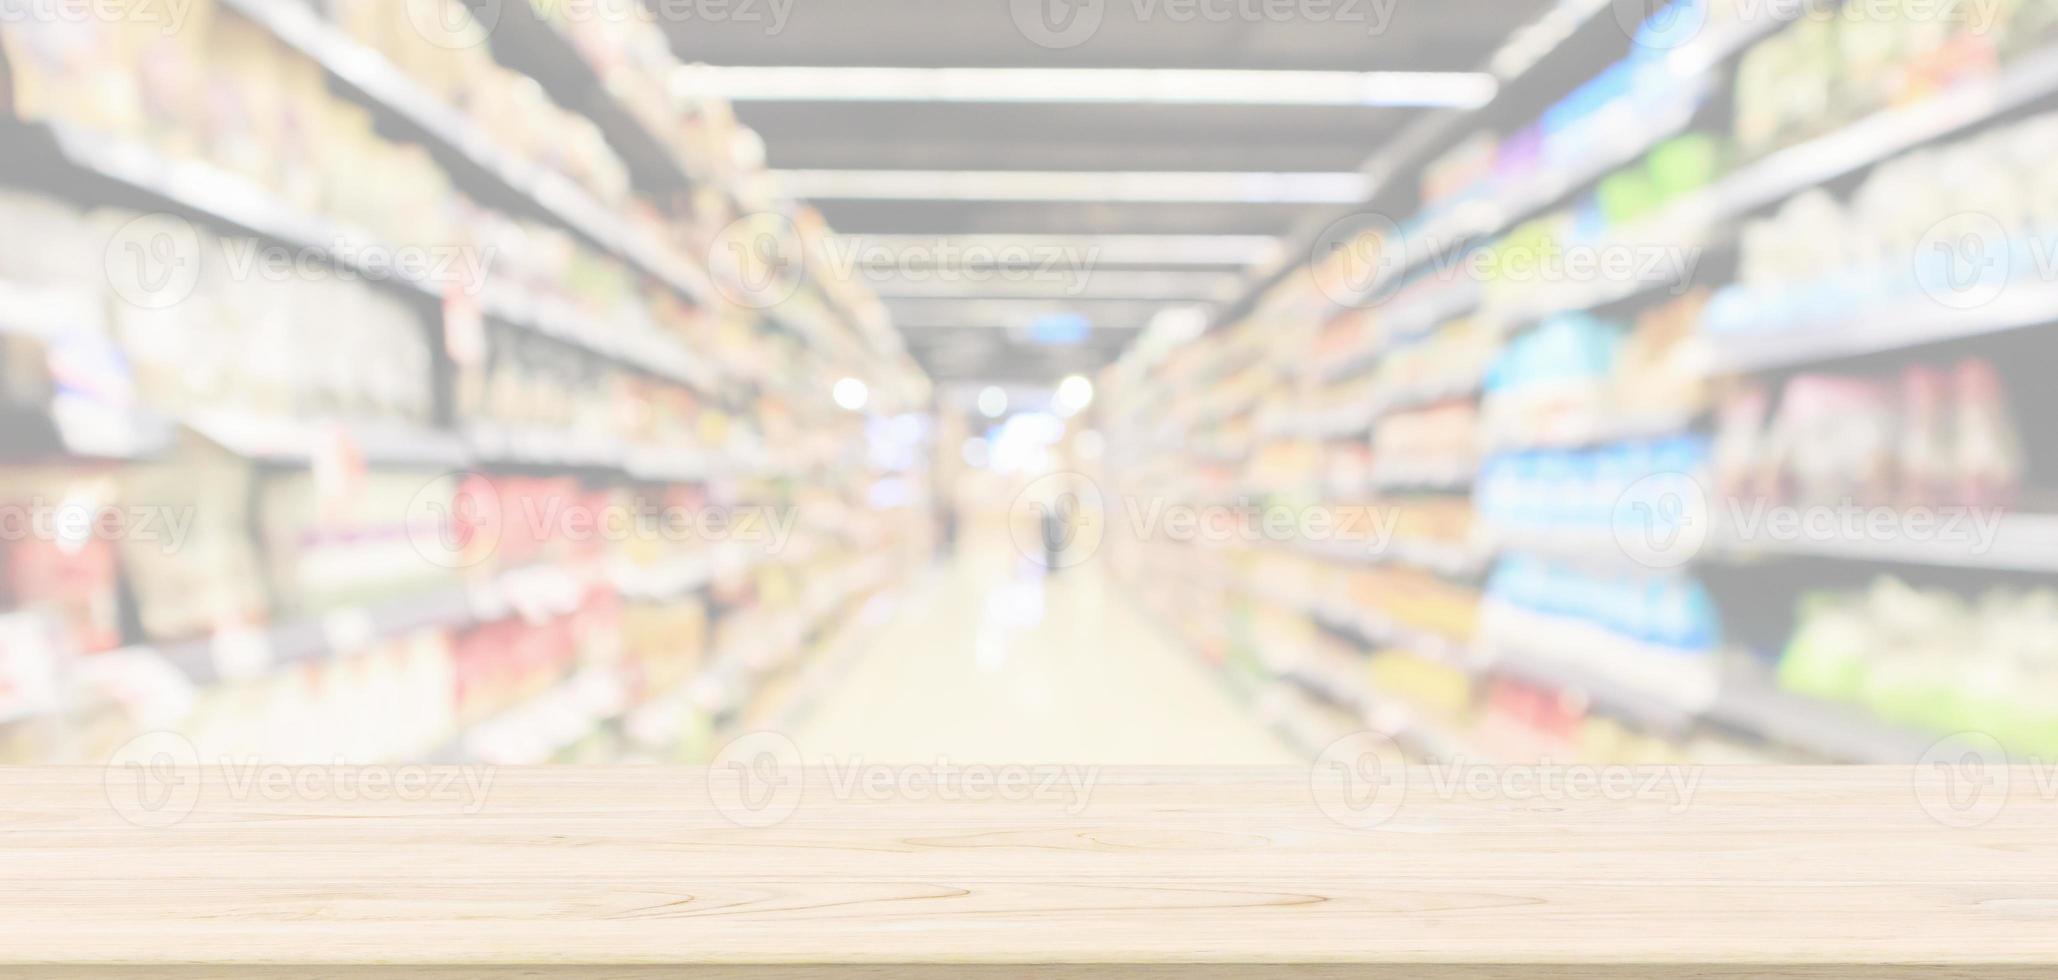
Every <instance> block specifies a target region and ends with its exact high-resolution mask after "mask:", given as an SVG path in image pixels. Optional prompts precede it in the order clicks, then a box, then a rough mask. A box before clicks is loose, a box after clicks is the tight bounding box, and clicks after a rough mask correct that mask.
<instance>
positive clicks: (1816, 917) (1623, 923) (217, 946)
mask: <svg viewBox="0 0 2058 980" xmlns="http://www.w3.org/2000/svg"><path fill="white" fill-rule="evenodd" d="M1976 775H1977V778H1976V779H1968V778H1967V777H1966V776H1964V775H1962V774H1959V773H1956V772H1942V771H1939V772H1934V773H1931V772H1925V771H1923V770H1911V769H1908V768H1819V769H1818V768H1808V769H1801V768H1786V769H1759V768H1710V769H1699V770H1691V769H1680V770H1662V769H1649V770H1599V769H1588V770H1580V769H1572V770H1565V769H1559V770H1540V769H1510V768H1486V767H1475V768H1471V769H1459V768H1442V769H1439V768H1416V769H1410V770H1406V771H1405V772H1397V771H1396V770H1394V769H1393V768H1392V767H1389V768H1388V769H1387V770H1386V775H1385V776H1384V777H1378V776H1376V775H1374V776H1370V777H1367V776H1366V774H1365V773H1363V772H1360V771H1357V770H1354V769H1351V768H1348V767H1344V768H1336V767H1317V768H1315V769H1314V770H1312V771H1311V770H1305V769H1303V770H1293V769H1267V770H1133V769H1119V770H1118V769H1098V770H1096V769H1080V768H1065V767H985V768H982V767H963V766H942V767H939V766H922V767H913V768H909V767H883V766H865V765H858V764H850V765H843V766H833V767H829V768H812V769H807V770H800V771H796V770H794V769H791V768H787V769H783V770H781V769H779V768H778V767H777V766H774V767H772V768H771V769H769V770H767V769H763V768H758V769H754V770H753V769H751V768H749V767H746V768H745V769H743V770H731V769H724V770H720V771H717V772H715V773H714V775H713V776H712V777H711V776H710V773H709V771H706V770H689V769H664V768H547V769H502V770H492V769H485V768H443V769H408V768H387V769H311V768H310V769H298V768H278V767H255V766H197V765H184V766H180V767H178V768H175V769H172V770H165V771H152V770H150V769H148V768H147V767H141V768H138V767H128V766H116V767H110V768H108V769H106V770H102V769H14V770H0V800H4V806H0V975H33V976H52V975H76V976H94V977H100V976H114V975H134V976H150V977H161V976H245V975H247V976H285V975H306V976H367V977H369V976H396V975H399V976H452V977H460V976H461V977H470V976H500V975H521V976H596V977H597V976H652V977H657V976H665V977H679V976H688V977H699V976H765V977H772V976H780V977H784V976H881V977H884V976H893V977H906V976H916V977H926V976H937V977H942V976H991V977H995V978H999V977H1023V976H1050V977H1072V976H1165V977H1195V976H1201V977H1213V976H1251V977H1274V976H1296V975H1306V976H1336V977H1344V976H1352V977H1356V976H1376V977H1445V976H1450V977H1460V976H1462V977H1503V976H1550V977H1558V976H1565V977H1571V976H1581V977H1585V976H1621V977H1650V976H1662V977H1671V976H1738V977H1743V976H1754V977H1755V976H1853V977H1858V976H1863V977H1877V976H1894V975H1908V976H1918V975H1919V976H1967V977H1974V976H1977V977H1993V976H1997V975H2021V976H2050V975H2058V974H2054V972H2053V971H2058V803H2054V801H2053V799H2052V797H2053V796H2054V795H2058V794H2054V793H2053V787H2052V786H2051V785H2050V784H2049V783H2050V774H2049V773H2045V772H2042V771H2039V770H2035V769H2030V768H2018V769H2012V770H1994V769H1991V768H1989V769H1986V770H1983V771H1981V772H1980V773H1978V774H1976ZM1925 965H1926V966H1931V967H1941V968H1942V969H1915V967H1919V966H1925ZM121 966H126V967H127V968H128V969H127V970H119V969H116V967H121Z"/></svg>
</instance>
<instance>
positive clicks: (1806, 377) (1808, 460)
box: [1715, 358, 2025, 506]
mask: <svg viewBox="0 0 2058 980" xmlns="http://www.w3.org/2000/svg"><path fill="white" fill-rule="evenodd" d="M1773 391H1774V389H1771V388H1768V387H1765V386H1764V385H1761V384H1747V385H1742V386H1740V387H1738V388H1737V389H1735V390H1734V391H1732V392H1731V393H1730V394H1729V395H1727V396H1726V397H1725V399H1724V404H1723V408H1722V411H1721V412H1720V413H1719V415H1718V427H1717V435H1716V439H1717V442H1716V453H1715V458H1716V474H1715V475H1716V485H1717V486H1718V487H1720V488H1721V489H1722V492H1723V493H1725V494H1726V495H1728V496H1731V497H1739V498H1750V499H1760V500H1776V501H1787V502H1794V503H1802V504H1832V503H1839V502H1842V501H1846V500H1849V501H1853V502H1855V503H1858V504H1862V505H1871V506H1879V505H1891V504H1901V505H1910V506H1913V505H1927V506H1936V505H1964V506H2007V505H2009V504H2010V503H2012V502H2013V501H2014V500H2015V498H2016V497H2017V495H2018V494H2019V493H2020V491H2021V486H2022V479H2023V468H2024V465H2025V462H2024V455H2023V447H2022V437H2021V434H2020V433H2019V432H2018V430H2017V428H2016V423H2015V420H2014V417H2013V414H2012V410H2011V408H2010V402H2009V397H2008V392H2007V389H2006V388H2005V386H2004V383H2003V382H2002V381H2001V379H2000V375H1999V373H1998V372H1997V371H1996V370H1995V369H1994V366H1993V365H1992V363H1990V362H1988V361H1986V360H1984V359H1980V358H1967V359H1964V360H1962V361H1960V362H1959V363H1958V364H1957V365H1956V366H1955V367H1953V368H1952V369H1951V371H1950V372H1949V373H1948V374H1946V373H1945V372H1943V371H1941V370H1939V369H1937V368H1933V367H1929V366H1925V365H1916V366H1911V367H1909V368H1906V369H1904V370H1903V371H1902V372H1901V373H1900V374H1899V375H1898V376H1883V377H1882V376H1865V375H1841V374H1838V375H1832V374H1802V375H1796V376H1794V377H1792V378H1790V379H1788V380H1787V381H1786V382H1785V384H1784V385H1782V386H1780V387H1779V388H1778V389H1777V391H1778V396H1779V397H1778V400H1777V406H1778V407H1777V408H1776V409H1774V408H1773V407H1772V406H1773V405H1774V401H1773V397H1772V395H1773Z"/></svg>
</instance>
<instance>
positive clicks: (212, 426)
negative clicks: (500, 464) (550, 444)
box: [181, 411, 469, 466]
mask: <svg viewBox="0 0 2058 980" xmlns="http://www.w3.org/2000/svg"><path fill="white" fill-rule="evenodd" d="M181 421H182V422H183V423H184V424H185V426H186V427H187V428H190V429H192V430H193V431H194V432H196V433H199V434H200V435H201V436H203V437H205V438H207V439H208V440H209V441H211V442H214V443H216V444H217V445H220V446H221V447H222V448H224V449H226V450H228V451H229V452H231V453H234V454H236V455H237V456H241V457H243V458H244V459H248V460H253V461H257V462H268V463H290V464H295V465H306V464H309V463H312V462H314V461H315V460H317V459H319V458H320V457H322V455H323V454H325V453H328V452H331V451H334V450H341V449H343V448H344V447H348V449H349V451H351V452H353V453H355V454H357V455H359V456H361V457H362V458H363V459H364V461H365V462H367V463H378V464H387V465H423V466H460V465H463V464H464V463H465V461H466V460H467V459H468V458H469V453H468V452H467V450H466V447H465V444H464V441H463V440H461V439H459V438H458V437H457V436H456V435H455V434H453V433H449V432H444V431H441V430H436V429H427V428H422V427H420V426H413V425H408V424H405V423H397V422H364V423H358V422H327V421H314V422H309V421H300V420H294V419H264V418H259V417H256V416H253V415H248V414H243V413H236V412H225V411H200V412H194V413H191V414H189V415H187V416H186V417H185V418H183V419H182V420H181Z"/></svg>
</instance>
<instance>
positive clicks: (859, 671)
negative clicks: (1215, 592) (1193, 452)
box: [792, 525, 1299, 765]
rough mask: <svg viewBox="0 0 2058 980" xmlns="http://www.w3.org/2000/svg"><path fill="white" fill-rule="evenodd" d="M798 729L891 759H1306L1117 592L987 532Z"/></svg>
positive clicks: (1090, 566)
mask: <svg viewBox="0 0 2058 980" xmlns="http://www.w3.org/2000/svg"><path fill="white" fill-rule="evenodd" d="M834 690H835V692H836V696H835V697H833V698H823V699H820V700H819V701H818V702H817V704H816V707H815V708H814V710H813V711H812V712H810V713H808V714H806V715H804V716H802V717H800V718H797V719H795V722H796V724H795V725H794V727H793V730H792V735H793V739H794V741H795V742H796V743H797V744H798V745H799V746H800V748H801V751H802V752H803V753H804V754H805V755H806V756H807V757H808V758H810V759H812V758H814V757H816V756H817V755H818V754H825V753H826V754H832V755H835V756H837V757H839V758H855V757H862V758H864V759H866V760H870V761H882V762H905V763H917V762H932V761H934V760H935V759H936V758H938V757H939V756H941V757H947V758H948V759H950V760H951V761H953V762H1063V763H1079V764H1102V765H1263V764H1290V763H1294V762H1296V761H1299V757H1298V756H1297V755H1296V754H1295V753H1294V752H1292V751H1291V750H1290V749H1289V748H1288V747H1287V745H1286V744H1285V743H1284V742H1283V741H1281V740H1280V739H1279V738H1278V737H1277V736H1276V735H1274V734H1273V733H1272V731H1271V730H1270V729H1268V728H1266V727H1265V726H1264V725H1263V723H1261V722H1260V721H1259V720H1258V718H1257V716H1256V715H1254V714H1253V713H1252V712H1251V710H1250V708H1249V707H1248V706H1247V705H1245V704H1244V703H1243V702H1242V701H1240V700H1239V699H1238V698H1237V696H1236V695H1235V694H1234V693H1233V692H1232V691H1231V689H1230V688H1229V687H1228V686H1227V685H1226V684H1225V683H1224V681H1223V680H1222V678H1221V676H1220V675H1219V674H1218V672H1217V671H1216V670H1215V668H1213V667H1212V666H1210V665H1209V664H1207V663H1206V662H1205V661H1203V660H1202V659H1201V658H1200V657H1199V656H1198V655H1197V654H1195V653H1193V652H1192V651H1190V650H1187V649H1186V648H1184V647H1183V646H1181V645H1179V644H1177V643H1176V642H1175V641H1174V640H1172V639H1170V638H1169V637H1168V636H1167V635H1166V634H1165V633H1164V632H1162V631H1161V630H1159V629H1158V627H1157V626H1156V625H1155V624H1153V623H1151V622H1150V621H1148V620H1147V619H1145V618H1144V616H1143V614H1142V613H1140V612H1139V611H1138V610H1137V609H1136V607H1135V606H1133V605H1131V604H1130V602H1129V600H1127V599H1125V598H1124V597H1123V596H1122V595H1121V594H1119V592H1117V591H1116V589H1115V587H1114V583H1113V582H1112V581H1110V580H1109V577H1108V576H1107V574H1106V572H1105V569H1104V567H1103V563H1100V562H1094V561H1089V562H1085V563H1083V564H1080V565H1078V566H1076V567H1073V568H1068V569H1065V570H1064V571H1062V572H1060V573H1057V574H1054V575H1053V574H1047V573H1046V572H1045V570H1044V569H1043V568H1042V566H1041V565H1040V564H1038V563H1036V562H1034V561H1029V560H1026V559H1024V558H1023V557H1022V556H1021V555H1020V554H1018V553H1017V551H1016V550H1015V548H1014V546H1013V545H1012V543H1011V542H1010V541H1009V539H1008V537H1007V535H1006V534H1005V532H1004V531H1003V530H1002V529H1000V528H998V527H995V526H990V525H989V526H982V527H980V528H979V529H978V530H976V531H975V532H973V533H972V534H969V535H968V536H967V537H966V538H965V540H964V541H963V542H962V544H961V546H960V548H959V550H958V552H957V554H956V555H955V556H953V557H952V558H951V559H949V560H948V561H947V562H945V563H944V564H942V565H940V566H939V567H937V568H934V569H931V570H930V571H929V572H928V573H926V574H925V575H924V576H923V577H922V578H920V579H918V580H916V581H915V582H914V583H912V585H911V587H910V588H909V590H908V593H907V598H906V600H905V601H904V602H903V603H902V604H901V605H900V606H899V608H898V610H897V612H896V615H895V616H894V619H893V621H892V622H891V623H890V624H889V625H888V626H886V628H885V629H884V630H883V631H881V632H880V633H879V634H878V636H877V639H876V640H875V641H874V642H873V644H872V645H871V647H870V648H869V649H868V650H866V651H865V652H864V653H862V654H860V655H859V656H858V658H857V659H856V660H855V661H854V662H852V663H851V664H849V666H848V667H847V673H845V674H844V675H843V676H842V677H840V678H838V679H837V680H836V682H835V684H834Z"/></svg>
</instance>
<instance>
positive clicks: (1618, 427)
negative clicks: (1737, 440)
mask: <svg viewBox="0 0 2058 980" xmlns="http://www.w3.org/2000/svg"><path fill="white" fill-rule="evenodd" d="M1700 417H1701V413H1700V412H1693V413H1685V412H1681V413H1678V414H1672V415H1621V414H1616V413H1613V412H1610V413H1607V414H1604V415H1600V416H1597V417H1595V418H1592V419H1590V420H1588V424H1587V425H1585V426H1584V427H1581V428H1577V429H1574V430H1571V431H1567V432H1559V433H1556V434H1553V435H1550V436H1530V437H1525V438H1518V437H1512V436H1509V437H1501V438H1498V439H1493V440H1490V441H1489V442H1487V444H1486V447H1485V450H1484V451H1485V452H1487V453H1489V454H1499V453H1517V452H1526V451H1528V450H1533V449H1579V448H1583V447H1587V446H1606V445H1611V444H1614V443H1623V442H1636V441H1639V440H1645V439H1658V438H1663V437H1665V436H1670V435H1677V434H1679V433H1681V432H1684V431H1686V430H1687V429H1690V428H1692V427H1693V425H1694V423H1695V421H1697V420H1698V419H1699V418H1700Z"/></svg>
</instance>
